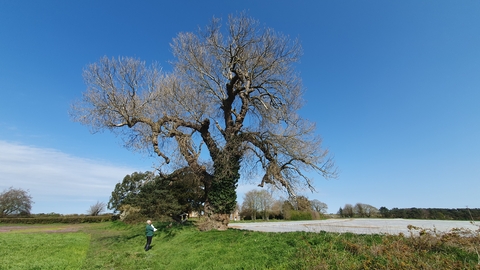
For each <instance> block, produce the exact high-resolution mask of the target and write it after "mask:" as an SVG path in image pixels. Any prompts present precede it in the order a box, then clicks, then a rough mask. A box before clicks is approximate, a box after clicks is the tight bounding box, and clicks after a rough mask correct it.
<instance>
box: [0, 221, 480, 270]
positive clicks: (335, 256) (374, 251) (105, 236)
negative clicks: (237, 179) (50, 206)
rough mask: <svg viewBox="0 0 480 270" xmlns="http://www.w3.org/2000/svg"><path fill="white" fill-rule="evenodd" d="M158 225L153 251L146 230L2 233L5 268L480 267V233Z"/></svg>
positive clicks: (99, 227) (96, 227) (114, 225)
mask: <svg viewBox="0 0 480 270" xmlns="http://www.w3.org/2000/svg"><path fill="white" fill-rule="evenodd" d="M155 225H156V226H157V227H158V228H159V231H157V233H156V235H155V237H154V239H153V248H152V249H151V250H150V251H148V252H145V251H144V250H143V245H144V242H145V237H144V225H138V226H128V225H125V224H123V223H119V222H108V223H101V224H84V225H82V226H81V227H76V229H77V231H75V232H72V231H68V230H64V229H62V228H57V230H56V231H52V230H49V229H45V228H46V227H42V226H38V227H31V228H30V229H26V227H25V230H12V231H10V232H2V233H0V269H480V265H479V264H478V263H479V256H478V250H479V243H480V238H479V236H478V234H477V235H476V236H474V237H461V235H460V233H459V232H452V233H450V234H447V235H444V236H440V235H435V234H433V235H432V234H429V233H423V234H422V235H421V236H418V237H402V236H388V235H354V234H350V233H346V234H337V233H326V232H321V233H307V232H293V233H262V232H249V231H240V230H233V229H230V230H228V231H223V232H219V231H210V232H199V231H197V230H196V228H195V227H194V226H173V227H170V228H167V226H166V224H155ZM52 226H53V225H52ZM1 228H2V227H1V226H0V229H1Z"/></svg>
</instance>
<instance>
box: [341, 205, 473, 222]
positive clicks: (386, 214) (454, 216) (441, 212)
mask: <svg viewBox="0 0 480 270" xmlns="http://www.w3.org/2000/svg"><path fill="white" fill-rule="evenodd" d="M337 215H338V216H340V217H343V218H374V217H376V218H405V219H441V220H480V208H473V209H469V208H453V209H448V208H415V207H412V208H392V209H390V210H389V209H388V208H386V207H384V206H382V207H380V208H379V209H377V208H375V207H373V206H371V205H369V204H364V203H357V204H355V205H351V204H345V206H344V207H343V208H342V207H341V208H340V209H339V210H338V212H337Z"/></svg>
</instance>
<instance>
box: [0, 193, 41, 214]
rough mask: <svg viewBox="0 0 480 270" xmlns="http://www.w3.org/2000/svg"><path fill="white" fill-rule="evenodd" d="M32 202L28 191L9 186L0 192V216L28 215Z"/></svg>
mask: <svg viewBox="0 0 480 270" xmlns="http://www.w3.org/2000/svg"><path fill="white" fill-rule="evenodd" d="M32 204H33V201H32V196H30V195H29V194H28V191H26V190H23V189H21V188H13V187H10V188H9V189H6V190H4V191H3V192H2V193H0V216H8V215H30V210H31V209H32Z"/></svg>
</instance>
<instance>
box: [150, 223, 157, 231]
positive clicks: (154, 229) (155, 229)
mask: <svg viewBox="0 0 480 270" xmlns="http://www.w3.org/2000/svg"><path fill="white" fill-rule="evenodd" d="M150 226H152V228H153V231H154V232H156V231H157V228H155V227H154V226H153V224H152V225H150Z"/></svg>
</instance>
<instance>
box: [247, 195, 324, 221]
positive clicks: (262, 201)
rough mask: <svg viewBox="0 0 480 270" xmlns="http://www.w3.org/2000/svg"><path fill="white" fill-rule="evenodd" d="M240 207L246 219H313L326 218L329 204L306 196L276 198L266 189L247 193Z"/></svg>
mask: <svg viewBox="0 0 480 270" xmlns="http://www.w3.org/2000/svg"><path fill="white" fill-rule="evenodd" d="M238 208H239V209H240V213H239V214H240V217H241V219H244V220H257V219H262V220H270V219H285V220H312V219H320V218H324V215H325V214H326V212H327V209H328V207H327V204H325V203H323V202H320V201H319V200H309V199H308V198H307V197H305V196H298V197H296V198H295V199H293V198H291V199H289V200H285V199H275V198H273V196H272V195H271V194H270V193H269V192H268V191H266V190H251V191H249V192H247V193H245V196H244V198H243V204H242V206H241V207H238Z"/></svg>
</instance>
